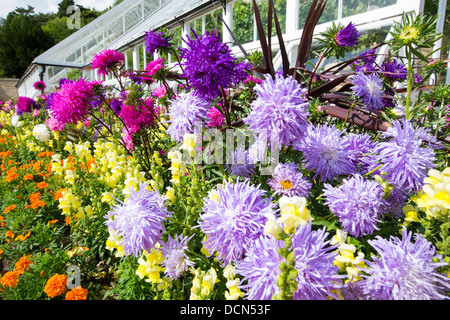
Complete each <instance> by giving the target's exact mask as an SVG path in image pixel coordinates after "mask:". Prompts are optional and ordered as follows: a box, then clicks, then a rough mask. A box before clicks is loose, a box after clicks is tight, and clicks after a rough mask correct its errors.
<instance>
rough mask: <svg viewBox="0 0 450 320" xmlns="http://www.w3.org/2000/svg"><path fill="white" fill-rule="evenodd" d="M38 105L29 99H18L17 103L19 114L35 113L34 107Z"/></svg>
mask: <svg viewBox="0 0 450 320" xmlns="http://www.w3.org/2000/svg"><path fill="white" fill-rule="evenodd" d="M35 105H36V102H35V101H34V100H33V99H31V98H28V97H18V98H17V103H16V109H17V112H18V113H20V114H22V113H30V112H31V111H33V109H34V107H35Z"/></svg>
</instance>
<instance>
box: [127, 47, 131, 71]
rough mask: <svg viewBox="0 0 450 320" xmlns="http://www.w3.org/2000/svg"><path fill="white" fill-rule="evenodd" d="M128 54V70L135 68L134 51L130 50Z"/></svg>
mask: <svg viewBox="0 0 450 320" xmlns="http://www.w3.org/2000/svg"><path fill="white" fill-rule="evenodd" d="M126 55H127V70H133V51H131V50H128V51H127V52H126Z"/></svg>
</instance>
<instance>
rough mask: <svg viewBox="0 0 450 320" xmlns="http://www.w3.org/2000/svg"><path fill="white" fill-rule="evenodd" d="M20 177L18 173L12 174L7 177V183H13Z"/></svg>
mask: <svg viewBox="0 0 450 320" xmlns="http://www.w3.org/2000/svg"><path fill="white" fill-rule="evenodd" d="M18 177H19V175H18V174H17V173H10V174H8V175H7V176H6V182H11V181H13V180H16V179H17V178H18Z"/></svg>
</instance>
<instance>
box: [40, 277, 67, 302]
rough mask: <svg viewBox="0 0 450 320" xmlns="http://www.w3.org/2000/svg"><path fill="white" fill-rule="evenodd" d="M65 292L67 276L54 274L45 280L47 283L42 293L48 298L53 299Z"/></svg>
mask: <svg viewBox="0 0 450 320" xmlns="http://www.w3.org/2000/svg"><path fill="white" fill-rule="evenodd" d="M66 290H67V276H66V275H60V274H55V275H53V276H52V277H51V278H50V279H48V280H47V283H46V284H45V287H44V292H45V293H46V294H47V296H49V297H50V298H54V297H56V296H59V295H60V294H63V293H64V292H66Z"/></svg>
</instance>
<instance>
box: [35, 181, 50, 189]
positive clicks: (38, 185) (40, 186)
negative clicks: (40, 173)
mask: <svg viewBox="0 0 450 320" xmlns="http://www.w3.org/2000/svg"><path fill="white" fill-rule="evenodd" d="M47 187H48V183H47V182H45V181H42V182H39V183H37V184H36V188H39V189H43V188H47Z"/></svg>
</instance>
